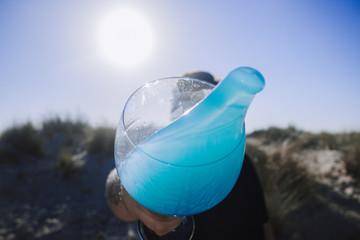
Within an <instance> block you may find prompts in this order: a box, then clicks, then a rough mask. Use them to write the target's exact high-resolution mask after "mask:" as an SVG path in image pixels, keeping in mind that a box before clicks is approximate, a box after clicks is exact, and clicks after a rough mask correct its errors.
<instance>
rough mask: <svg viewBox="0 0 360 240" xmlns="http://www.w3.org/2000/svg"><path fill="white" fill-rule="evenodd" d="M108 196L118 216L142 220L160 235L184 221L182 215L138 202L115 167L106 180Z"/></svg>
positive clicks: (122, 218) (111, 207)
mask: <svg viewBox="0 0 360 240" xmlns="http://www.w3.org/2000/svg"><path fill="white" fill-rule="evenodd" d="M106 197H107V202H108V205H109V207H110V209H111V210H112V212H113V213H114V215H115V216H116V217H118V218H119V219H121V220H123V221H126V222H132V221H137V220H140V221H141V222H142V223H143V224H144V225H146V226H147V227H148V228H149V229H151V230H152V231H153V232H154V233H156V234H157V235H158V236H163V235H165V234H167V233H168V232H170V231H171V230H173V229H175V228H176V227H177V226H179V225H180V223H181V221H182V217H174V216H167V215H163V214H159V213H156V212H154V211H151V210H149V209H147V208H145V207H144V206H142V205H141V204H139V203H138V202H136V201H135V200H134V199H133V198H132V197H131V196H130V194H129V193H128V192H127V191H126V189H125V188H124V187H123V186H122V184H121V182H120V180H119V177H118V175H117V173H116V170H115V169H113V170H112V171H111V172H110V174H109V176H108V179H107V181H106Z"/></svg>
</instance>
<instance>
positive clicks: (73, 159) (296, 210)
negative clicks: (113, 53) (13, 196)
mask: <svg viewBox="0 0 360 240" xmlns="http://www.w3.org/2000/svg"><path fill="white" fill-rule="evenodd" d="M114 137H115V129H114V128H112V127H96V128H94V127H92V126H90V125H89V124H88V123H86V121H84V120H81V119H76V120H74V119H62V118H60V117H52V118H49V119H45V120H44V121H43V122H42V124H41V125H40V126H38V127H34V125H33V124H32V123H30V122H27V123H24V124H18V125H14V126H11V127H9V128H8V129H7V130H5V131H3V132H2V133H1V135H0V166H1V168H3V169H4V168H7V167H8V166H13V167H16V166H21V165H24V164H28V163H29V162H31V161H33V162H39V161H42V163H41V164H42V165H43V166H44V164H45V163H44V162H46V163H47V166H48V168H47V171H49V172H52V174H53V175H54V176H55V177H58V178H59V179H60V181H67V182H69V181H70V182H72V181H79V176H80V175H81V173H82V172H84V171H89V170H86V169H85V168H84V165H85V164H86V163H87V162H88V161H96V162H99V163H101V162H103V161H107V162H108V164H107V168H108V169H105V170H104V176H103V178H105V177H106V172H108V170H109V169H111V166H112V167H113V151H114V147H113V143H114ZM319 151H320V152H321V151H322V152H323V153H327V154H330V155H331V154H333V155H334V154H335V153H336V154H337V155H336V156H340V159H339V160H336V161H338V162H336V161H335V162H336V164H338V165H339V166H343V169H342V170H341V169H340V170H338V169H335V168H334V167H333V168H331V169H330V170H329V171H328V172H325V173H319V174H317V173H316V171H315V174H314V171H311V164H310V167H309V164H307V163H306V162H307V161H308V162H309V161H310V162H311V161H312V160H311V159H310V158H309V159H310V160H309V159H307V156H311V154H313V153H314V152H319ZM246 152H247V154H248V155H249V156H250V157H251V159H252V160H253V162H254V165H255V167H256V169H257V172H258V175H259V178H260V181H261V183H262V186H263V190H264V195H265V199H266V203H267V207H268V211H269V219H270V222H271V224H272V226H273V229H274V232H275V234H276V236H277V238H278V239H319V238H322V237H323V235H322V234H324V233H323V231H325V228H328V227H329V225H327V224H325V223H324V222H326V221H329V222H330V223H329V224H333V223H334V224H335V223H336V224H337V226H338V227H340V228H342V231H343V232H342V233H338V234H340V235H336V234H334V237H338V236H341V237H343V238H342V239H360V207H359V206H360V204H359V202H360V133H359V132H348V133H326V132H321V133H310V132H306V131H302V130H299V129H296V128H295V127H293V126H289V127H287V128H277V127H270V128H268V129H264V130H258V131H255V132H253V133H251V134H248V136H247V146H246ZM330 155H329V156H330ZM95 159H96V160H95ZM315 160H316V159H315ZM315 160H314V161H315ZM319 164H322V163H319ZM45 165H46V164H45ZM97 166H99V165H97ZM314 166H315V165H314ZM30 174H31V173H30V170H27V171H24V170H22V171H19V172H17V173H16V177H17V178H18V179H21V180H24V179H25V178H26V177H27V176H29V175H30ZM336 174H338V175H336ZM344 176H347V178H346V179H350V180H347V181H342V182H339V181H340V180H339V179H340V178H343V177H344ZM103 178H101V179H99V180H98V181H102V182H101V183H99V186H102V185H103V184H104V179H103ZM324 179H325V180H326V181H325V180H324ZM93 181H97V180H96V179H93ZM332 184H333V185H332ZM336 187H337V188H336ZM335 188H336V189H337V190H336V189H335ZM334 189H335V190H336V191H335V190H334ZM0 190H1V194H2V197H4V196H6V195H9V194H10V192H11V191H10V190H9V189H8V190H6V188H5V187H2V188H1V189H0ZM84 191H85V192H86V191H90V190H86V189H85V190H84ZM345 193H347V195H346V194H345ZM101 194H102V193H101ZM356 194H358V195H356ZM9 196H10V195H9ZM354 196H357V197H358V199H356V197H355V198H354ZM354 199H355V200H354ZM104 204H105V202H104ZM356 209H357V210H356ZM312 225H317V226H315V227H314V226H312ZM346 226H347V227H346ZM3 227H4V226H3ZM351 229H352V230H351ZM328 231H329V229H328ZM329 233H330V234H333V233H332V232H331V231H329ZM341 234H342V235H341ZM98 235H99V236H105V235H106V234H104V232H102V231H99V233H98ZM5 239H6V238H5ZM100 239H101V237H100ZM329 239H335V238H329Z"/></svg>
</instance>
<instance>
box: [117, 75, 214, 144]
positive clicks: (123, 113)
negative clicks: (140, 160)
mask: <svg viewBox="0 0 360 240" xmlns="http://www.w3.org/2000/svg"><path fill="white" fill-rule="evenodd" d="M180 79H184V80H191V81H195V82H199V83H203V84H205V85H208V86H210V87H212V89H211V90H213V89H214V88H215V87H216V86H217V85H214V84H212V83H209V82H208V81H205V80H201V79H197V78H190V77H164V78H159V79H155V80H152V81H149V82H147V83H145V84H143V85H142V86H140V87H138V88H137V89H136V90H135V91H134V92H133V93H132V94H131V95H130V96H129V97H128V99H127V100H126V103H125V105H124V109H123V110H122V113H121V118H120V124H121V127H122V128H123V129H124V131H125V132H126V134H127V129H126V127H125V122H124V120H125V117H124V116H125V112H126V109H127V106H128V104H129V102H130V101H131V99H132V98H133V97H134V96H135V95H136V93H138V92H139V91H140V90H141V89H143V88H145V87H146V86H149V85H151V84H154V83H156V82H159V81H167V80H180ZM202 100H203V99H202ZM202 100H201V101H199V102H198V103H197V104H199V103H200V102H202ZM176 120H177V119H175V120H174V121H176ZM174 121H173V122H174ZM170 124H171V123H170ZM128 139H129V141H130V142H131V144H132V145H133V146H134V147H138V145H135V144H134V142H133V141H132V139H131V138H129V137H128Z"/></svg>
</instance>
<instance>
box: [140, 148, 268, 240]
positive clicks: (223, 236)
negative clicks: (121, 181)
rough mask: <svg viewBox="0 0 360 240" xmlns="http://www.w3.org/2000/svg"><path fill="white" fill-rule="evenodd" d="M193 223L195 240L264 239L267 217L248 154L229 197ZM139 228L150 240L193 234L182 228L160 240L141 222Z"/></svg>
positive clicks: (196, 218)
mask: <svg viewBox="0 0 360 240" xmlns="http://www.w3.org/2000/svg"><path fill="white" fill-rule="evenodd" d="M194 220H195V231H194V235H193V238H192V240H211V239H214V240H215V239H216V240H227V239H239V240H258V239H259V240H260V239H261V240H263V239H265V237H264V223H266V222H267V221H268V216H267V211H266V206H265V200H264V195H263V191H262V188H261V185H260V182H259V179H258V176H257V174H256V171H255V168H254V166H253V164H252V162H251V160H250V159H249V157H248V156H247V155H246V154H245V157H244V162H243V166H242V169H241V172H240V175H239V177H238V179H237V181H236V183H235V186H234V187H233V189H232V190H231V192H230V193H229V195H227V196H226V198H225V199H224V200H223V201H222V202H220V203H219V204H218V205H216V206H215V207H213V208H212V209H210V210H207V211H205V212H203V213H200V214H197V215H194ZM187 223H188V224H189V223H190V222H187ZM190 225H191V226H192V224H190ZM138 227H139V231H140V232H141V235H142V236H145V237H144V238H143V239H151V240H152V239H157V240H159V239H161V240H170V239H171V240H174V239H183V238H184V237H183V236H182V235H184V236H190V235H191V231H190V233H189V232H186V231H189V230H191V229H192V228H191V227H190V228H187V227H185V226H184V225H180V226H179V227H177V228H176V229H175V230H174V231H172V232H170V233H169V234H167V235H165V236H163V237H159V236H157V235H156V234H155V233H154V232H153V231H151V230H150V229H148V228H147V227H146V226H145V225H143V224H142V223H141V222H139V226H138ZM184 229H186V230H184ZM186 238H187V237H186Z"/></svg>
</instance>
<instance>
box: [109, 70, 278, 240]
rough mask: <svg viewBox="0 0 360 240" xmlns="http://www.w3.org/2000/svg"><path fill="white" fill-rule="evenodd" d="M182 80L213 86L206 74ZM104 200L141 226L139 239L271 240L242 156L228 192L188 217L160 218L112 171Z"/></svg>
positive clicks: (250, 167) (249, 167) (254, 178)
mask: <svg viewBox="0 0 360 240" xmlns="http://www.w3.org/2000/svg"><path fill="white" fill-rule="evenodd" d="M183 77H190V78H196V79H200V80H203V81H207V82H210V83H212V84H214V85H216V84H217V81H215V79H214V77H213V76H212V75H211V74H210V73H208V72H191V73H186V74H184V75H183ZM106 197H107V202H108V205H109V207H110V209H111V210H112V212H113V213H114V215H115V216H116V217H118V218H119V219H121V220H123V221H126V222H133V221H138V222H139V224H140V225H139V224H138V227H139V226H141V227H142V228H141V231H140V233H139V235H140V237H141V238H142V239H173V240H175V239H181V238H179V237H177V235H176V234H177V233H181V232H183V231H188V232H189V231H190V232H189V233H186V234H187V235H186V236H187V237H186V238H187V239H192V240H205V239H266V240H272V239H275V238H274V235H273V232H272V229H271V226H270V224H269V223H268V215H267V210H266V205H265V200H264V196H263V191H262V188H261V185H260V182H259V179H258V176H257V173H256V171H255V168H254V166H253V164H252V162H251V159H250V158H249V156H248V155H247V154H246V153H245V157H244V162H243V166H242V169H241V172H240V175H239V177H238V179H237V182H236V184H235V186H234V187H233V189H232V191H231V192H230V193H229V194H228V195H227V197H226V198H225V199H224V200H223V201H221V202H220V203H219V204H218V205H216V206H215V207H213V208H211V209H209V210H207V211H205V212H203V213H200V214H196V215H194V216H193V217H192V218H186V219H185V218H183V217H175V216H167V215H162V214H159V213H156V212H154V211H151V210H149V209H147V208H145V207H143V206H142V205H140V204H139V203H138V202H136V201H135V200H134V199H133V198H132V197H131V196H130V195H129V193H128V192H127V191H126V189H125V188H124V187H123V186H122V184H121V182H120V180H119V177H118V175H117V172H116V170H115V169H113V170H112V171H111V172H110V174H109V175H108V178H107V181H106ZM184 219H185V220H186V221H184ZM192 221H194V222H192ZM185 224H187V225H190V226H186V225H185ZM143 235H147V236H143Z"/></svg>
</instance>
